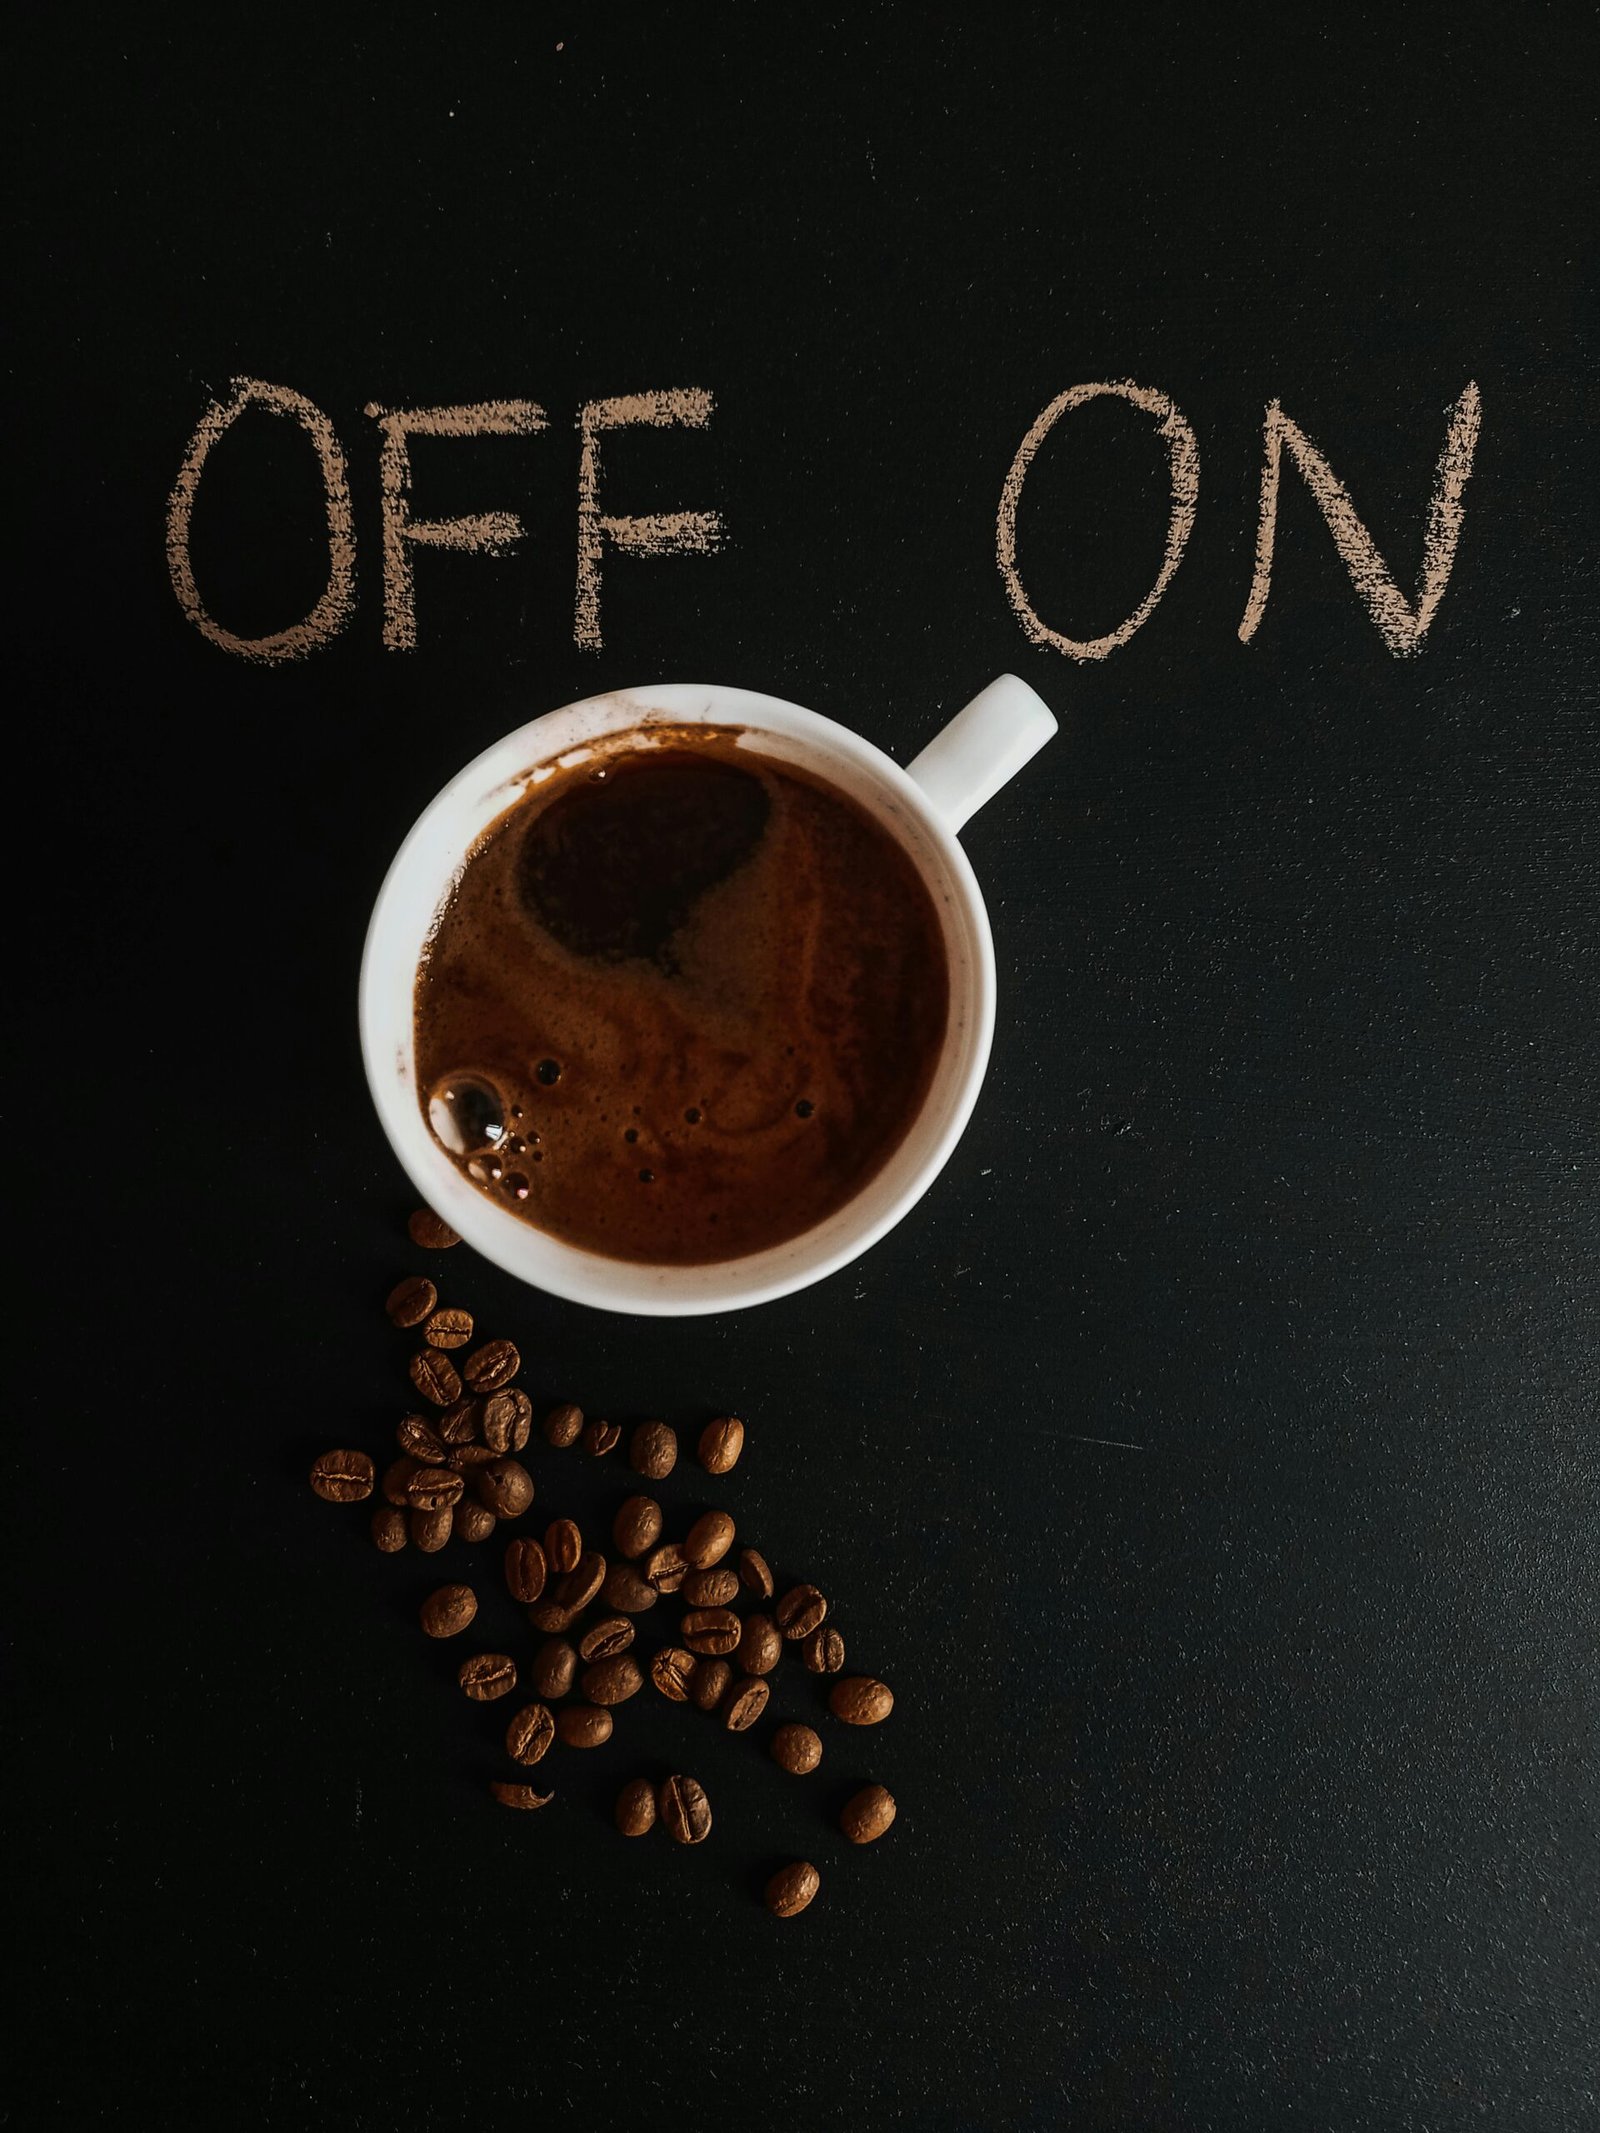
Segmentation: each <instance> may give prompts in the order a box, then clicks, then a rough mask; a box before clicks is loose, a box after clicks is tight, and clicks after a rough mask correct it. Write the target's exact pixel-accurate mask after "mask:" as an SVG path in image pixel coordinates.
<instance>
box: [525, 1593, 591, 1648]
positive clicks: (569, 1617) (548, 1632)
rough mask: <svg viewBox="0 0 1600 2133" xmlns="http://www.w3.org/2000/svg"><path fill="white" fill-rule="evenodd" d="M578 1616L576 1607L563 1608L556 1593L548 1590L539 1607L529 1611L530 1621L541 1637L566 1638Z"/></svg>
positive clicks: (531, 1608)
mask: <svg viewBox="0 0 1600 2133" xmlns="http://www.w3.org/2000/svg"><path fill="white" fill-rule="evenodd" d="M578 1614H579V1610H578V1609H577V1608H576V1607H563V1606H562V1605H561V1602H560V1601H559V1600H558V1599H556V1597H555V1595H554V1593H553V1592H552V1591H551V1590H549V1589H547V1590H546V1592H545V1596H544V1598H543V1599H542V1600H541V1601H540V1602H539V1603H538V1605H537V1606H536V1607H530V1608H529V1609H528V1621H529V1624H530V1625H531V1626H532V1627H533V1628H534V1629H536V1630H537V1631H538V1632H539V1634H540V1636H541V1637H564V1636H565V1635H566V1633H567V1631H568V1630H569V1629H571V1627H572V1625H573V1623H574V1622H576V1621H577V1619H578Z"/></svg>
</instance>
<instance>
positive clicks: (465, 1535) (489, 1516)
mask: <svg viewBox="0 0 1600 2133" xmlns="http://www.w3.org/2000/svg"><path fill="white" fill-rule="evenodd" d="M455 1521H456V1539H457V1540H464V1541H472V1542H476V1541H486V1540H487V1539H488V1538H489V1535H490V1534H491V1533H492V1532H493V1531H494V1529H495V1524H496V1520H495V1515H494V1513H493V1512H492V1511H491V1510H490V1509H489V1506H488V1505H487V1504H486V1503H476V1502H474V1501H473V1500H472V1499H471V1498H470V1497H466V1496H463V1497H462V1499H461V1501H460V1503H458V1504H457V1505H456V1509H455Z"/></svg>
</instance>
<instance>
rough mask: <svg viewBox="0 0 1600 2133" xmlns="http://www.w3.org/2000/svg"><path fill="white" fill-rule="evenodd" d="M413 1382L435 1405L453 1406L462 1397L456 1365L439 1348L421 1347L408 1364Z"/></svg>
mask: <svg viewBox="0 0 1600 2133" xmlns="http://www.w3.org/2000/svg"><path fill="white" fill-rule="evenodd" d="M406 1368H407V1370H408V1371H409V1372H410V1373H411V1382H412V1384H413V1385H415V1386H416V1388H417V1390H418V1392H420V1393H421V1395H422V1397H423V1398H424V1399H425V1400H427V1401H429V1402H430V1403H431V1404H432V1405H433V1406H434V1407H453V1406H454V1404H455V1403H456V1401H457V1400H459V1399H460V1397H461V1379H460V1377H459V1376H458V1375H457V1372H456V1366H455V1364H454V1363H452V1362H451V1360H450V1358H449V1357H448V1356H447V1355H441V1354H440V1352H439V1350H438V1349H437V1348H421V1349H419V1350H418V1351H417V1353H416V1354H415V1355H414V1356H413V1357H412V1358H411V1361H410V1362H409V1363H408V1364H407V1365H406Z"/></svg>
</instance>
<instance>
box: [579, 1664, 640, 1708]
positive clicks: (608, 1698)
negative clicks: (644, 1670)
mask: <svg viewBox="0 0 1600 2133" xmlns="http://www.w3.org/2000/svg"><path fill="white" fill-rule="evenodd" d="M643 1687H644V1676H643V1674H641V1673H640V1671H639V1669H638V1667H637V1666H636V1665H635V1663H634V1661H633V1659H632V1658H631V1657H630V1655H629V1654H628V1653H627V1652H621V1653H619V1654H618V1656H617V1657H616V1658H615V1659H599V1660H597V1661H596V1662H595V1664H594V1665H593V1666H591V1667H586V1668H585V1669H584V1671H583V1675H582V1677H581V1679H580V1680H579V1682H578V1692H579V1694H580V1695H583V1696H587V1697H588V1699H589V1701H590V1702H591V1703H606V1704H610V1703H626V1702H627V1700H628V1698H629V1697H630V1696H637V1695H638V1693H639V1691H640V1690H641V1689H642V1688H643Z"/></svg>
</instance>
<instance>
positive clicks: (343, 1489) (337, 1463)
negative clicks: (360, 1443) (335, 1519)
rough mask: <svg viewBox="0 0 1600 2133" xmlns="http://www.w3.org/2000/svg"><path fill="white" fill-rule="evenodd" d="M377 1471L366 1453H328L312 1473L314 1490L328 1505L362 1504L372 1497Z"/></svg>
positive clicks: (325, 1453) (313, 1468) (317, 1463)
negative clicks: (365, 1498)
mask: <svg viewBox="0 0 1600 2133" xmlns="http://www.w3.org/2000/svg"><path fill="white" fill-rule="evenodd" d="M375 1471H376V1470H375V1468H374V1467H373V1464H372V1461H371V1460H370V1459H369V1458H368V1457H367V1455H366V1453H365V1452H324V1453H323V1455H322V1457H321V1458H320V1459H319V1460H318V1461H317V1462H316V1464H315V1465H314V1466H313V1467H312V1469H311V1486H312V1487H313V1488H314V1489H315V1490H316V1492H317V1494H318V1495H319V1496H320V1497H321V1498H322V1500H323V1502H324V1503H360V1502H361V1501H362V1499H363V1498H364V1497H368V1496H370V1495H371V1494H372V1484H373V1478H374V1474H375Z"/></svg>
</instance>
